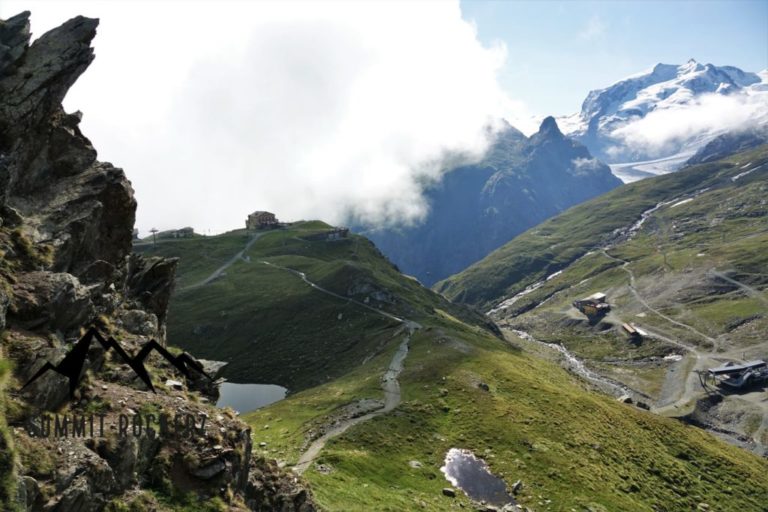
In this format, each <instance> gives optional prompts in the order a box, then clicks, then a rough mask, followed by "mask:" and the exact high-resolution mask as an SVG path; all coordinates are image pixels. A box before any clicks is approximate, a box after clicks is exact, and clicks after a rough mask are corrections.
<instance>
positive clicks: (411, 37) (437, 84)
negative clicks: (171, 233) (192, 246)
mask: <svg viewBox="0 0 768 512" xmlns="http://www.w3.org/2000/svg"><path fill="white" fill-rule="evenodd" d="M24 9H29V10H31V11H32V29H33V32H34V33H35V34H37V35H40V34H42V33H43V31H44V30H47V29H49V28H52V27H54V26H56V25H58V24H60V23H62V22H63V21H64V20H66V19H68V18H70V17H72V16H74V15H76V14H84V15H87V16H93V17H99V18H101V24H100V27H99V33H98V35H97V37H96V40H95V42H94V46H95V48H96V55H97V58H96V61H95V62H94V63H93V64H92V66H91V68H90V69H89V70H88V71H86V73H85V74H84V75H83V76H82V77H81V78H80V80H79V81H78V82H77V83H76V84H75V86H74V87H73V89H72V90H71V92H70V94H69V95H68V97H67V99H66V100H65V107H66V108H67V109H68V110H82V111H83V113H84V119H83V122H82V126H81V128H82V129H83V132H84V133H85V134H86V135H87V136H89V137H90V138H91V140H92V141H93V142H94V146H95V147H96V148H97V149H98V150H99V156H100V158H101V159H102V160H106V161H111V162H113V163H114V164H115V165H117V166H120V167H123V168H124V169H125V170H126V173H127V175H128V177H129V178H130V179H131V180H132V182H133V185H134V188H135V190H136V196H137V199H138V202H139V211H138V219H137V225H138V227H139V228H140V229H141V230H142V231H143V232H146V230H148V229H149V228H150V227H152V226H156V227H157V228H160V229H165V228H170V227H179V226H182V225H192V226H193V227H195V228H196V229H198V230H207V229H210V230H212V231H220V230H224V229H232V228H236V227H240V226H241V224H242V223H243V220H244V218H245V216H246V214H247V213H249V212H250V211H252V210H256V209H266V210H271V211H275V212H276V213H277V214H278V216H279V217H281V218H285V219H289V220H290V219H300V218H321V219H324V220H328V221H331V222H338V221H341V220H342V218H343V215H344V214H345V213H346V212H347V211H349V210H350V209H354V210H356V211H358V212H361V213H362V214H363V215H365V216H367V217H368V218H369V219H376V220H386V221H410V220H413V219H418V218H419V216H420V215H422V214H423V213H424V208H425V207H424V203H423V201H422V197H421V188H420V186H419V184H418V183H419V182H420V180H423V179H424V178H425V177H426V178H427V179H435V178H436V177H437V176H438V175H439V170H440V168H441V160H442V159H443V158H444V157H445V156H446V155H455V154H457V153H460V154H464V155H470V156H472V155H474V156H475V157H476V156H477V155H479V154H481V153H482V151H483V150H484V149H485V147H486V145H487V140H486V135H485V132H484V128H485V127H486V126H487V123H488V122H489V121H490V119H492V118H495V117H496V116H500V115H503V116H505V117H507V118H508V119H509V120H510V121H511V122H512V124H515V120H516V119H517V117H518V116H522V117H524V116H526V114H527V113H526V112H524V106H523V105H521V104H520V103H519V102H514V101H512V100H510V99H509V98H507V97H506V96H505V94H504V93H503V92H502V90H501V89H500V87H499V85H498V82H497V73H498V71H499V69H500V67H501V65H502V64H503V62H504V60H505V58H506V49H505V48H504V46H502V45H497V46H494V47H491V48H487V47H483V46H482V45H481V44H480V43H479V42H478V40H477V37H476V33H475V30H474V27H473V26H472V25H471V24H469V23H467V22H465V21H464V20H463V19H462V18H461V12H460V8H459V4H458V2H450V3H447V2H416V3H412V2H408V3H406V2H387V3H384V2H374V1H366V2H338V3H328V2H322V3H321V2H315V1H307V2H267V1H259V2H245V1H240V2H238V1H231V2H215V3H214V2H210V3H203V2H184V3H180V2H151V3H150V2H146V3H144V2H135V1H133V2H127V1H110V2H99V3H96V2H80V3H75V2H62V1H56V2H34V1H33V2H30V1H27V2H17V1H6V0H4V1H3V6H2V8H0V16H2V17H8V16H10V15H12V14H15V13H16V12H18V11H21V10H24Z"/></svg>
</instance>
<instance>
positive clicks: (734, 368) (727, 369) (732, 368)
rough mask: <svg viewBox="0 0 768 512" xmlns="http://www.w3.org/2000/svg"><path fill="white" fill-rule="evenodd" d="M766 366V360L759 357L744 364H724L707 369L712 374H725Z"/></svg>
mask: <svg viewBox="0 0 768 512" xmlns="http://www.w3.org/2000/svg"><path fill="white" fill-rule="evenodd" d="M765 366H767V365H766V362H765V361H762V360H760V359H757V360H755V361H747V362H746V363H742V364H733V363H731V364H724V365H723V366H718V367H717V368H710V369H709V370H707V371H708V372H709V373H710V374H711V375H723V374H726V373H740V372H743V371H746V370H751V369H754V368H762V367H765Z"/></svg>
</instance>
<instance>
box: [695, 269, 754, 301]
mask: <svg viewBox="0 0 768 512" xmlns="http://www.w3.org/2000/svg"><path fill="white" fill-rule="evenodd" d="M709 273H710V274H712V275H713V276H715V277H717V278H719V279H722V280H723V281H727V282H729V283H731V284H733V285H736V286H738V287H739V288H741V289H742V290H744V291H745V292H746V293H747V295H749V296H750V297H754V298H756V299H757V300H759V301H760V302H762V303H763V304H766V305H768V298H766V296H765V294H764V293H763V292H761V291H760V290H757V289H755V288H752V287H751V286H748V285H746V284H744V283H742V282H739V281H737V280H735V279H733V278H731V277H728V276H727V275H725V274H723V273H722V272H718V271H717V270H710V272H709Z"/></svg>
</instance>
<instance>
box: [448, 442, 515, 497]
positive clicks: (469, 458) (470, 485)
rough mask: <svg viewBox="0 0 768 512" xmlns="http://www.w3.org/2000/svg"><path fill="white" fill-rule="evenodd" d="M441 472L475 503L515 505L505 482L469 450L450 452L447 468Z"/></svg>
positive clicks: (451, 450)
mask: <svg viewBox="0 0 768 512" xmlns="http://www.w3.org/2000/svg"><path fill="white" fill-rule="evenodd" d="M440 471H442V472H443V473H445V478H446V479H447V480H448V481H449V482H451V484H452V485H453V486H454V487H456V488H458V489H461V490H462V491H464V493H465V494H466V495H467V496H469V497H470V498H471V499H473V500H475V501H478V502H480V501H484V502H485V503H487V504H488V505H493V506H496V507H503V506H504V505H507V504H514V503H515V499H514V498H513V497H512V495H511V494H509V492H508V491H507V484H506V483H505V482H504V480H502V479H501V478H499V477H497V476H496V475H494V474H493V473H491V471H490V470H489V469H488V465H487V464H486V463H485V461H484V460H482V459H479V458H477V457H475V455H474V454H473V453H472V452H471V451H469V450H460V449H458V448H451V449H450V450H448V453H447V454H446V456H445V466H443V467H441V468H440Z"/></svg>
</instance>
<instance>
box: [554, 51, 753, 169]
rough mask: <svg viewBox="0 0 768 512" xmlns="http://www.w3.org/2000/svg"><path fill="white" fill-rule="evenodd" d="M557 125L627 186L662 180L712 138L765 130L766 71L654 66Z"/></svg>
mask: <svg viewBox="0 0 768 512" xmlns="http://www.w3.org/2000/svg"><path fill="white" fill-rule="evenodd" d="M558 124H559V125H560V127H561V129H562V131H563V132H564V133H566V134H568V135H570V136H571V137H574V138H576V139H577V140H579V141H581V142H582V143H583V144H584V145H586V146H587V147H588V148H589V150H590V152H591V153H592V154H593V155H595V156H596V157H598V158H600V159H601V160H603V161H605V162H607V163H609V164H610V166H611V170H612V171H613V172H614V174H616V175H617V176H618V177H619V178H621V179H622V180H624V181H625V182H628V181H635V180H638V179H642V178H645V177H647V176H651V175H655V174H664V173H667V172H671V171H674V170H676V169H677V168H678V167H679V166H681V165H682V164H683V163H684V162H685V161H686V160H688V158H690V157H691V156H692V155H693V154H694V153H695V152H696V151H697V150H698V149H699V148H701V147H702V146H704V145H705V144H706V143H708V142H709V141H711V140H712V139H713V138H715V137H717V136H718V135H721V134H723V133H727V132H735V131H739V130H743V129H749V128H754V127H757V126H768V70H765V71H763V72H761V73H750V72H745V71H742V70H741V69H739V68H736V67H733V66H714V65H712V64H701V63H699V62H696V61H695V60H693V59H691V60H689V61H688V62H687V63H685V64H683V65H681V66H677V65H670V64H658V65H656V66H655V67H654V68H653V69H652V70H650V71H646V72H644V73H640V74H637V75H633V76H630V77H628V78H625V79H624V80H621V81H619V82H617V83H615V84H613V85H611V86H610V87H607V88H605V89H599V90H595V91H591V92H590V93H589V94H588V95H587V98H586V100H584V103H583V105H582V108H581V112H579V113H577V114H573V115H570V116H566V117H562V118H559V119H558Z"/></svg>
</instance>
